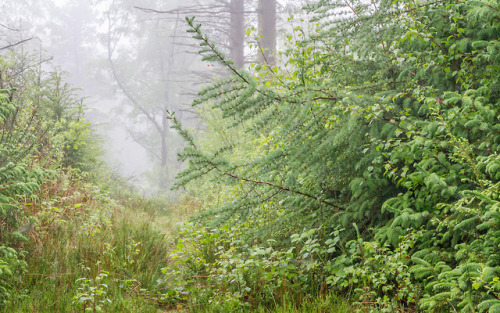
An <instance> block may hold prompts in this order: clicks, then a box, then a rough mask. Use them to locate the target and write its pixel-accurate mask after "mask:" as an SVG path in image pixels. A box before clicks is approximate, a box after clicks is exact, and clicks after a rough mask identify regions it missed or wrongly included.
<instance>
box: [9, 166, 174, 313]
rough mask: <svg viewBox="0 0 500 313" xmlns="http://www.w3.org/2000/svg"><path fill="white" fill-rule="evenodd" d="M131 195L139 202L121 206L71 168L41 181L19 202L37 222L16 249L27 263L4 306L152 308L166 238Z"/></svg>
mask: <svg viewBox="0 0 500 313" xmlns="http://www.w3.org/2000/svg"><path fill="white" fill-rule="evenodd" d="M135 198H136V200H135V201H140V202H142V203H143V206H142V207H133V208H132V207H128V206H122V204H121V203H120V202H119V201H117V200H114V199H112V198H111V197H110V196H109V195H108V192H107V191H106V188H104V187H102V186H95V185H93V184H90V183H86V182H85V180H82V179H79V178H78V177H74V175H72V174H71V173H67V174H65V175H63V176H61V177H59V178H57V179H54V180H52V181H50V182H48V183H46V184H44V185H43V186H42V188H41V191H40V194H39V196H38V200H36V201H33V202H25V203H23V204H22V208H23V209H24V210H26V211H27V213H28V215H29V216H32V217H34V218H35V219H36V223H34V224H33V225H31V226H30V227H29V229H28V230H26V234H27V235H28V237H29V240H28V241H27V242H25V243H23V244H22V246H20V247H18V248H19V249H20V250H22V251H26V252H25V256H26V258H25V260H26V263H27V267H26V271H25V272H24V274H23V277H22V279H21V280H20V282H19V283H18V284H17V285H16V286H15V291H14V292H13V293H12V294H15V295H16V296H14V297H12V298H11V299H10V300H9V301H7V302H6V305H5V306H4V307H3V309H2V311H3V312H157V311H158V309H159V306H158V303H157V298H158V295H157V293H158V294H161V291H162V288H163V285H162V284H161V283H158V279H159V278H160V275H161V271H160V269H161V268H162V267H164V266H166V265H167V261H168V260H167V255H168V240H167V238H166V235H165V234H164V233H161V232H159V231H158V230H157V229H155V228H154V226H152V225H153V224H154V223H153V218H154V216H153V215H151V212H149V213H148V212H147V210H146V208H147V205H146V204H147V203H148V201H147V200H144V199H140V197H138V196H135ZM125 200H126V201H125ZM123 202H124V203H125V204H130V202H131V200H130V199H124V200H123ZM156 204H157V203H156ZM161 214H165V213H161ZM157 215H158V213H157Z"/></svg>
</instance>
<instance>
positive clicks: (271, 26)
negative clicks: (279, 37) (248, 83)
mask: <svg viewBox="0 0 500 313" xmlns="http://www.w3.org/2000/svg"><path fill="white" fill-rule="evenodd" d="M257 14H258V16H259V35H260V36H259V40H258V43H259V48H260V50H261V52H260V53H259V60H258V61H259V63H260V64H266V63H267V64H268V65H269V66H274V65H276V0H259V7H258V8H257Z"/></svg>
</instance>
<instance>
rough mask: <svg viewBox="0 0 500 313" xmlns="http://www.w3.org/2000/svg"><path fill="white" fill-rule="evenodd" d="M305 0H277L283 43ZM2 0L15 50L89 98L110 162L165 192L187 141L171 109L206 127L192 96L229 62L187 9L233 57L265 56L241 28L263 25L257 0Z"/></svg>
mask: <svg viewBox="0 0 500 313" xmlns="http://www.w3.org/2000/svg"><path fill="white" fill-rule="evenodd" d="M262 2H264V3H266V2H269V3H271V5H272V2H273V1H271V0H263V1H262ZM305 2H306V1H278V3H277V11H278V13H277V15H278V18H277V22H275V21H272V23H277V24H278V28H277V30H272V31H273V32H274V36H277V37H278V39H277V43H278V45H280V34H281V33H282V32H283V30H284V29H286V28H288V27H289V26H290V25H288V24H287V23H288V22H287V18H286V16H287V15H288V14H290V13H295V14H300V13H301V10H299V8H300V6H301V5H303V4H304V3H305ZM237 3H240V4H241V5H242V8H243V12H236V13H240V15H239V16H240V17H238V15H237V14H235V10H236V9H235V8H238V7H237V6H235V5H237ZM269 3H268V4H269ZM0 4H1V7H0V9H1V11H2V16H4V17H5V19H4V21H3V22H2V23H1V24H0V26H1V35H2V38H1V40H2V41H3V42H4V43H5V44H3V46H5V45H6V44H8V43H13V44H14V43H16V46H15V47H13V48H12V49H10V50H13V49H16V50H17V51H19V50H22V51H24V52H25V53H32V54H35V55H37V56H38V58H39V59H40V63H42V64H43V66H44V67H46V68H48V69H57V70H60V71H63V72H65V73H67V74H66V80H67V81H68V82H70V83H71V84H72V86H74V88H76V92H77V93H78V95H79V96H81V97H82V98H84V99H85V100H84V103H85V105H86V109H85V114H86V117H87V119H88V120H89V121H90V122H91V123H92V124H93V127H94V128H95V130H96V133H97V134H99V136H100V138H101V140H102V147H103V150H104V160H105V163H106V164H107V166H108V167H109V168H110V169H111V170H112V171H113V172H114V173H116V174H117V175H119V176H121V177H123V178H125V179H127V180H128V181H130V182H132V183H133V184H134V185H135V186H138V187H139V189H141V190H147V191H148V193H149V194H160V193H165V192H167V190H169V189H170V187H171V185H172V182H173V179H174V177H175V175H176V173H177V172H178V171H179V170H180V169H181V167H182V165H181V164H180V163H179V162H178V161H177V153H178V152H180V151H181V150H182V148H183V142H182V140H181V139H180V138H179V136H178V135H177V134H176V133H175V132H174V131H172V130H171V129H170V125H169V123H168V121H167V120H166V110H171V111H175V112H176V116H177V117H178V118H179V119H180V120H181V121H182V123H183V124H184V126H186V127H189V128H195V129H202V128H203V124H202V122H201V121H200V118H199V116H198V114H197V112H196V110H195V109H193V108H192V107H191V102H192V100H193V99H194V97H195V96H196V93H197V90H199V89H200V87H201V86H203V85H204V84H206V83H208V82H210V81H211V80H212V79H214V78H217V77H220V76H221V75H224V69H222V68H219V67H217V66H213V64H209V65H208V66H207V64H205V63H203V62H202V61H201V57H200V56H199V55H197V51H198V50H199V49H198V48H199V47H197V43H196V42H195V41H194V40H193V39H192V38H190V36H189V34H187V33H186V30H187V28H188V25H187V23H186V22H185V17H186V16H196V18H197V21H198V22H200V23H202V25H203V29H204V31H205V32H206V33H207V34H208V35H209V36H210V38H212V40H213V41H214V42H215V43H216V44H217V45H218V46H219V47H220V48H221V49H222V50H223V51H225V52H226V54H227V55H228V56H229V57H231V58H233V59H238V58H241V60H239V61H238V60H236V61H238V62H240V63H241V64H238V62H235V63H236V64H237V65H238V66H241V67H247V66H248V65H249V64H251V63H254V62H258V59H259V58H258V57H257V52H256V51H255V50H256V49H255V48H254V49H253V50H252V49H251V48H249V44H250V43H252V41H253V40H254V39H253V38H256V37H255V34H254V33H252V34H251V35H249V36H246V37H245V36H244V33H245V32H246V30H247V29H255V28H257V27H258V23H259V21H258V16H257V15H258V13H257V12H258V8H259V4H258V1H256V0H255V1H252V0H246V1H243V0H227V1H224V0H165V1H161V0H0ZM239 10H241V9H239ZM238 18H241V19H242V20H241V21H240V22H241V23H240V24H238V23H237V22H238V21H237V20H236V19H238ZM265 18H267V17H265ZM272 23H271V24H272ZM268 24H269V23H268ZM235 25H236V26H235ZM238 25H240V26H238ZM252 27H253V28H252ZM236 28H238V29H236ZM231 36H233V37H231ZM234 36H241V38H235V37H234ZM24 40H26V42H24V43H21V44H17V43H19V42H21V41H24ZM275 42H276V38H275ZM269 49H270V50H272V48H269ZM7 50H9V49H6V50H5V51H3V52H2V53H7Z"/></svg>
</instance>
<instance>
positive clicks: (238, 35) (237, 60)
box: [229, 0, 245, 68]
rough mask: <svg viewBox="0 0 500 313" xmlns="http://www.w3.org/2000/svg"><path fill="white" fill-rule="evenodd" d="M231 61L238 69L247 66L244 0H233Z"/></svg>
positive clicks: (231, 7) (231, 12) (231, 9)
mask: <svg viewBox="0 0 500 313" xmlns="http://www.w3.org/2000/svg"><path fill="white" fill-rule="evenodd" d="M229 5H230V14H231V25H230V34H231V38H230V41H231V60H232V61H233V62H234V65H236V67H238V68H242V67H243V65H244V64H245V55H244V51H243V49H244V43H245V19H244V15H243V12H244V11H245V2H244V0H231V3H230V4H229Z"/></svg>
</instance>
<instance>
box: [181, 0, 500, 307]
mask: <svg viewBox="0 0 500 313" xmlns="http://www.w3.org/2000/svg"><path fill="white" fill-rule="evenodd" d="M308 9H309V10H310V12H311V16H312V19H311V22H314V23H315V24H314V25H316V26H315V28H314V30H313V31H311V32H309V33H308V34H306V33H305V32H304V31H303V30H302V29H296V30H295V33H294V34H292V35H290V36H289V37H288V38H289V39H290V40H291V42H290V44H289V47H288V49H286V50H285V51H283V52H282V53H281V54H280V55H281V57H282V59H283V62H282V65H281V66H280V67H274V68H270V67H266V66H264V67H254V68H253V70H252V71H246V70H239V69H236V68H235V67H234V66H232V64H231V62H230V61H228V60H227V59H226V58H225V56H224V55H223V54H222V53H221V52H220V51H219V50H218V49H217V47H215V46H214V45H213V44H212V43H211V42H210V40H209V39H208V38H207V37H206V36H205V35H204V34H203V33H202V31H201V28H200V27H201V26H200V25H197V24H195V21H194V19H192V18H189V19H187V22H188V24H189V25H190V26H191V30H190V32H191V33H192V34H193V35H194V38H195V39H197V40H199V41H200V45H201V46H202V50H201V51H200V53H202V54H203V55H204V59H205V60H207V61H209V62H218V63H219V64H220V65H221V66H223V67H226V68H227V69H228V72H229V73H230V76H229V77H228V78H225V79H222V80H219V81H216V82H215V83H213V84H211V85H210V86H208V87H207V88H205V89H204V90H202V91H201V92H200V97H199V98H198V100H196V101H195V103H194V105H196V106H209V107H211V108H212V109H214V110H220V112H221V115H222V118H223V120H224V121H226V122H228V124H230V125H231V126H230V130H229V131H232V132H234V133H241V134H245V136H250V138H253V143H248V142H246V143H242V142H238V141H231V142H225V143H224V145H220V144H217V145H216V146H213V147H209V148H206V147H207V144H205V143H200V142H199V141H198V139H196V138H194V137H193V136H191V135H190V134H189V133H188V132H186V131H185V130H183V129H182V127H181V125H180V124H179V121H177V120H176V119H175V117H174V116H172V119H173V121H174V124H175V128H177V129H178V130H179V131H180V132H181V134H183V136H184V137H185V138H186V139H187V142H188V147H187V148H186V150H185V151H184V152H183V153H182V154H181V155H180V157H181V159H183V160H185V161H187V162H188V164H189V166H188V167H187V169H186V170H185V171H184V172H182V173H181V174H180V175H179V181H178V186H184V185H186V184H188V183H189V182H191V181H193V180H194V179H199V178H200V177H203V176H206V175H209V176H210V179H212V180H213V181H217V182H219V183H223V184H225V185H227V186H228V188H231V190H232V191H233V192H232V197H230V201H228V203H226V204H224V205H219V206H217V207H215V208H211V209H210V210H208V211H205V212H202V213H200V215H199V216H198V221H199V222H201V223H202V224H210V225H212V226H217V225H221V224H222V223H224V222H225V221H227V220H228V219H229V218H231V217H236V219H237V220H238V219H239V220H240V221H241V220H244V218H245V216H251V215H252V214H254V213H255V212H256V211H258V210H259V209H258V208H260V207H262V206H268V207H271V208H273V209H274V210H276V211H277V212H282V213H280V214H279V216H278V217H277V218H276V219H275V220H274V221H273V223H274V224H273V225H270V224H268V223H265V224H264V225H265V227H264V228H265V229H261V230H260V233H259V231H258V230H257V231H255V232H256V233H257V235H256V236H257V237H259V236H264V234H265V233H266V232H267V234H269V233H271V234H274V235H279V236H281V239H283V240H284V241H283V242H286V240H287V233H288V234H290V233H289V232H292V233H293V232H294V231H295V232H299V231H300V230H301V229H303V228H306V229H307V228H317V229H326V230H328V231H323V234H324V235H323V236H325V239H326V238H328V236H329V234H330V232H331V231H332V230H333V229H336V228H338V227H344V228H345V229H346V230H345V231H344V232H343V236H342V239H341V240H340V242H339V244H347V243H349V242H351V243H353V242H354V243H358V242H359V247H360V248H359V250H360V251H359V252H352V253H351V252H349V251H345V250H342V249H340V250H338V252H337V253H332V254H331V255H330V256H329V258H331V260H332V263H331V264H337V265H338V264H341V263H342V262H344V261H342V260H343V259H342V258H344V259H345V258H351V259H349V262H346V263H345V264H349V265H350V266H354V267H355V266H356V265H363V264H366V263H365V260H364V257H363V255H365V254H364V253H363V248H362V246H363V244H362V243H364V242H366V241H373V242H376V244H373V245H374V246H379V247H380V246H382V247H390V249H393V251H397V249H399V248H398V247H400V246H401V244H402V238H405V236H407V235H408V234H409V233H410V234H415V233H416V232H417V231H418V236H417V237H416V239H415V244H414V245H413V244H412V246H411V248H408V249H407V250H405V251H406V252H405V253H408V258H409V259H410V260H411V263H407V261H404V260H402V261H401V264H402V265H401V266H403V267H404V268H405V270H404V271H405V273H411V275H412V276H411V279H412V280H413V282H414V283H415V284H421V287H422V294H421V295H420V296H419V297H415V296H414V294H412V296H411V299H410V298H406V299H402V298H398V293H397V292H395V293H394V294H393V295H392V296H393V297H394V299H397V300H396V301H400V303H406V304H405V305H412V304H411V303H413V304H415V303H416V302H417V301H418V304H419V305H420V307H421V308H423V309H425V310H429V311H433V310H434V311H440V310H441V311H446V312H447V311H450V310H455V311H457V312H488V310H489V312H496V311H497V310H500V301H499V300H498V299H499V292H500V283H499V276H500V273H499V268H500V250H499V240H500V230H499V227H500V224H499V222H500V220H499V218H500V215H499V209H500V207H499V196H500V185H499V184H500V182H499V181H500V157H499V153H500V146H499V144H500V128H499V125H500V123H499V112H498V111H499V107H500V106H499V102H500V92H499V87H500V86H499V84H500V82H499V69H500V45H499V44H498V38H499V35H500V23H499V21H500V3H499V2H498V1H490V0H484V1H461V0H458V1H393V2H389V1H371V2H366V1H326V0H322V1H318V2H317V3H316V4H314V5H311V6H309V8H308ZM299 34H300V36H298V35H299ZM293 38H298V39H297V40H293ZM245 138H247V137H245ZM202 147H204V148H202ZM249 147H253V149H252V148H249ZM242 152H244V154H243V155H242ZM252 212H253V213H252ZM353 224H354V225H357V226H356V227H352V225H353ZM284 228H286V229H288V232H284V233H283V232H280V230H282V229H284ZM270 229H271V230H270ZM357 229H359V232H357V231H356V230H357ZM353 240H354V241H353ZM282 244H283V245H284V246H286V243H282ZM347 245H349V244H347ZM370 245H371V244H367V245H365V247H366V246H370ZM356 246H357V245H356V244H354V245H353V247H356ZM384 249H385V248H384ZM388 249H389V248H388ZM394 249H396V250H394ZM341 251H342V252H341ZM353 251H354V250H353ZM381 253H382V254H386V255H388V253H387V252H381ZM391 253H392V252H391ZM398 262H400V261H398ZM342 264H344V263H342ZM325 271H327V272H328V271H329V270H328V268H325ZM330 274H332V275H333V276H335V275H338V274H336V272H335V273H334V272H330ZM343 275H344V276H338V277H337V278H338V279H340V278H341V277H346V276H345V275H347V274H345V273H344V274H343ZM353 275H354V274H353ZM338 279H333V278H332V280H333V281H338ZM372 283H373V281H372ZM349 284H351V282H350V283H349ZM368 285H370V284H367V283H366V282H365V284H364V286H365V287H366V286H368ZM346 286H347V285H346ZM371 286H376V284H372V285H371ZM331 287H332V288H333V289H337V290H339V291H348V290H346V289H343V288H342V286H341V284H340V285H332V286H331ZM351 287H352V288H355V286H354V287H353V286H351ZM351 287H349V288H351ZM346 288H347V287H346ZM372 292H374V293H375V294H378V295H379V296H380V297H382V294H383V293H382V291H381V290H372ZM384 299H385V298H384ZM418 299H420V300H418ZM386 309H387V308H386Z"/></svg>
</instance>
